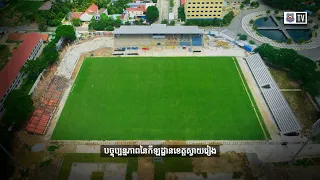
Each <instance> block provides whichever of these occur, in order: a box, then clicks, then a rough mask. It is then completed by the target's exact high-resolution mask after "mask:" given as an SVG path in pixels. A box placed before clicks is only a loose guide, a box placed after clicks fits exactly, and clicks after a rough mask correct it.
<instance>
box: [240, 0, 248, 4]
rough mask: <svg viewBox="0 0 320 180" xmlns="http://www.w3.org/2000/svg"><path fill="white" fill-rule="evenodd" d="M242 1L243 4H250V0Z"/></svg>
mask: <svg viewBox="0 0 320 180" xmlns="http://www.w3.org/2000/svg"><path fill="white" fill-rule="evenodd" d="M242 3H243V4H245V5H248V4H250V0H244V1H243V2H242Z"/></svg>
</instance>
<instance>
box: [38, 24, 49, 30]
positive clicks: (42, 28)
mask: <svg viewBox="0 0 320 180" xmlns="http://www.w3.org/2000/svg"><path fill="white" fill-rule="evenodd" d="M38 29H39V31H41V32H46V31H47V29H48V27H47V25H45V23H44V22H41V23H39V24H38Z"/></svg>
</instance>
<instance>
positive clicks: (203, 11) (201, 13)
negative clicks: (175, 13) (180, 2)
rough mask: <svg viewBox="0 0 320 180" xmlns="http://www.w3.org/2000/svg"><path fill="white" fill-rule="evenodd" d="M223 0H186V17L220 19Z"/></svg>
mask: <svg viewBox="0 0 320 180" xmlns="http://www.w3.org/2000/svg"><path fill="white" fill-rule="evenodd" d="M223 2H224V0H186V2H185V4H184V9H185V10H184V11H185V14H186V19H213V18H221V19H222V18H223V16H222V8H223Z"/></svg>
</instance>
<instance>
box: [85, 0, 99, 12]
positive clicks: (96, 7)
mask: <svg viewBox="0 0 320 180" xmlns="http://www.w3.org/2000/svg"><path fill="white" fill-rule="evenodd" d="M98 10H99V7H98V6H97V5H95V4H94V3H92V4H91V6H89V7H88V9H87V10H86V13H87V14H96V13H98Z"/></svg>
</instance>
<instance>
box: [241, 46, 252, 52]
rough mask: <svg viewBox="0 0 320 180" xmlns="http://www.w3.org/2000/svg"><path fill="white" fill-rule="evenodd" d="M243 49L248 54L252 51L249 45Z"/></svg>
mask: <svg viewBox="0 0 320 180" xmlns="http://www.w3.org/2000/svg"><path fill="white" fill-rule="evenodd" d="M243 48H244V49H245V50H246V51H248V52H251V51H252V47H251V46H249V45H244V46H243Z"/></svg>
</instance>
